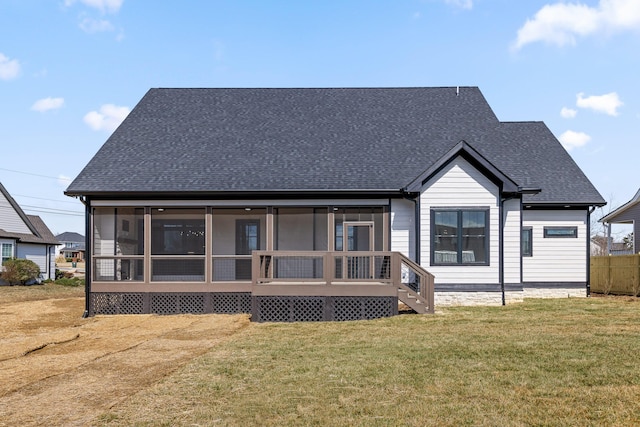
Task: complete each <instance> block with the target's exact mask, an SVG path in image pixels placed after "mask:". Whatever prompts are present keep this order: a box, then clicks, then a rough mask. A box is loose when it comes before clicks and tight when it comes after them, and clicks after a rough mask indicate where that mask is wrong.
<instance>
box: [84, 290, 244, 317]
mask: <svg viewBox="0 0 640 427" xmlns="http://www.w3.org/2000/svg"><path fill="white" fill-rule="evenodd" d="M250 312H251V293H249V292H205V293H175V292H140V293H129V292H92V293H91V296H90V298H89V315H90V316H95V315H96V314H186V313H190V314H204V313H220V314H235V313H250Z"/></svg>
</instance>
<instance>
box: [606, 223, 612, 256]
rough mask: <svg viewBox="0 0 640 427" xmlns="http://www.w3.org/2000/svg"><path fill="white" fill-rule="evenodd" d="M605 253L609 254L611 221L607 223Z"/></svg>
mask: <svg viewBox="0 0 640 427" xmlns="http://www.w3.org/2000/svg"><path fill="white" fill-rule="evenodd" d="M607 255H611V223H610V222H609V223H607Z"/></svg>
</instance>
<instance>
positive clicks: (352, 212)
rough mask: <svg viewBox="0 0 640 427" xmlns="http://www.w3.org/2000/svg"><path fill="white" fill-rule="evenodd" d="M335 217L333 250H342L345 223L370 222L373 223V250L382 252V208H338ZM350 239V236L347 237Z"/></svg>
mask: <svg viewBox="0 0 640 427" xmlns="http://www.w3.org/2000/svg"><path fill="white" fill-rule="evenodd" d="M334 215H335V239H336V241H335V248H336V250H337V251H341V250H343V247H342V246H343V237H344V234H343V233H344V231H343V223H344V222H345V221H349V222H358V221H372V222H373V235H374V241H373V249H374V250H376V251H382V250H384V236H383V233H384V226H383V222H384V213H383V208H382V207H362V208H338V209H336V210H335V211H334ZM349 238H351V236H349Z"/></svg>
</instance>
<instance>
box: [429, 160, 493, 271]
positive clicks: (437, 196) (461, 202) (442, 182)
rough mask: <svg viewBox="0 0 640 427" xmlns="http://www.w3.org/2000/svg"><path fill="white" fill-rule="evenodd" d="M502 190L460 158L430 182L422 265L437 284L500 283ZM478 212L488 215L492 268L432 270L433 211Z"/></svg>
mask: <svg viewBox="0 0 640 427" xmlns="http://www.w3.org/2000/svg"><path fill="white" fill-rule="evenodd" d="M498 203H499V189H498V187H497V186H496V185H495V184H494V183H492V182H491V181H490V180H489V179H488V178H487V177H486V176H484V175H483V174H482V173H481V172H479V171H478V170H477V169H476V168H474V167H473V166H472V165H471V164H470V163H469V162H467V161H466V160H464V159H463V158H461V157H458V158H456V159H454V160H453V161H452V162H451V163H450V164H449V165H447V166H446V167H445V168H444V169H443V170H442V171H440V172H439V173H437V174H436V175H435V176H434V177H433V178H431V179H430V180H429V181H428V182H427V183H426V184H425V185H424V186H423V188H422V193H421V195H420V258H421V262H420V263H421V265H422V266H424V267H426V268H427V269H428V270H429V272H431V273H432V274H434V275H435V276H436V283H443V284H445V283H460V284H463V283H466V284H475V283H488V284H495V283H499V265H500V263H499V249H498V248H499V246H498V239H499V235H500V233H499V222H500V221H499V207H498ZM449 207H450V208H479V209H487V210H488V211H489V233H488V234H489V265H483V266H477V265H451V266H430V265H431V264H430V262H431V209H432V208H449Z"/></svg>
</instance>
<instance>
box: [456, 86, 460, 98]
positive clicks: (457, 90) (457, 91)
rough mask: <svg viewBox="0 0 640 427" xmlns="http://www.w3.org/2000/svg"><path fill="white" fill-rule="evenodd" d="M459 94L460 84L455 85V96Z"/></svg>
mask: <svg viewBox="0 0 640 427" xmlns="http://www.w3.org/2000/svg"><path fill="white" fill-rule="evenodd" d="M458 95H460V86H456V96H458Z"/></svg>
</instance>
